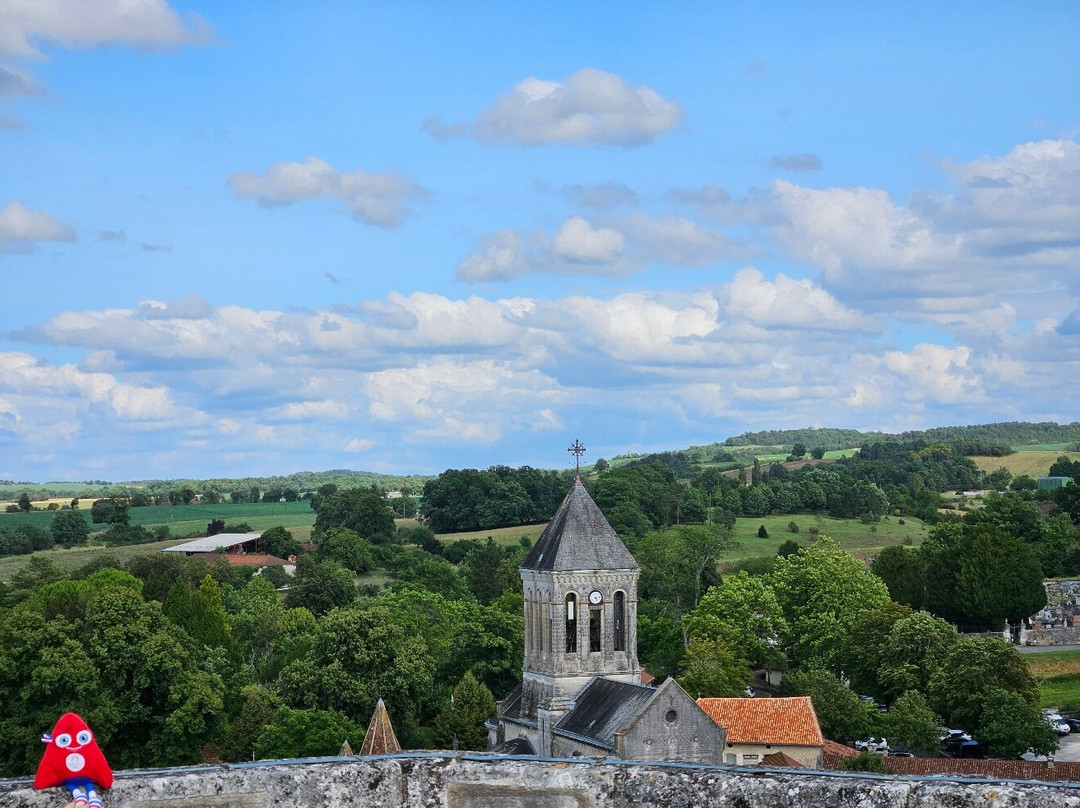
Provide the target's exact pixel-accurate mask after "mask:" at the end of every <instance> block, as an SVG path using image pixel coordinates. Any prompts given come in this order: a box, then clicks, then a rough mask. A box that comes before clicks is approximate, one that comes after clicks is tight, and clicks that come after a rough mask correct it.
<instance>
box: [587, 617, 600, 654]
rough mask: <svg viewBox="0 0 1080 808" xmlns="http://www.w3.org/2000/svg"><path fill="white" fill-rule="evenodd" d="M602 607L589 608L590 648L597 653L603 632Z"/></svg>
mask: <svg viewBox="0 0 1080 808" xmlns="http://www.w3.org/2000/svg"><path fill="white" fill-rule="evenodd" d="M601 614H602V612H601V611H600V609H589V650H590V651H591V652H592V653H594V654H595V653H597V652H599V650H600V638H601V637H602V636H603V632H602V629H601V626H600V615H601Z"/></svg>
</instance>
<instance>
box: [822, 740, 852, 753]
mask: <svg viewBox="0 0 1080 808" xmlns="http://www.w3.org/2000/svg"><path fill="white" fill-rule="evenodd" d="M821 751H822V752H824V753H825V754H826V755H835V756H836V757H838V758H849V757H858V756H859V750H858V749H855V748H854V747H851V746H847V745H846V744H842V743H837V742H836V741H830V740H829V739H828V738H826V739H825V743H824V744H823V745H822V747H821Z"/></svg>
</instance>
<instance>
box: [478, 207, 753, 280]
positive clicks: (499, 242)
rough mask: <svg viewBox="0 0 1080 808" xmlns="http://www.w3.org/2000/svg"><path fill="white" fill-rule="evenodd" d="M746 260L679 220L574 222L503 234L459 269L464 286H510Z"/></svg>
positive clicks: (737, 248) (640, 217)
mask: <svg viewBox="0 0 1080 808" xmlns="http://www.w3.org/2000/svg"><path fill="white" fill-rule="evenodd" d="M747 254H748V250H746V249H745V248H744V247H743V246H741V245H738V244H733V243H732V242H730V241H729V240H728V239H726V238H725V237H724V236H723V234H721V233H719V232H717V231H716V230H713V229H711V228H708V227H705V226H703V225H701V224H698V223H696V222H693V221H690V220H689V219H686V218H683V217H681V216H674V215H671V216H658V217H654V216H648V215H646V214H643V213H635V214H633V215H630V216H612V217H608V218H607V219H605V220H603V222H602V223H601V222H598V221H595V220H590V219H586V218H585V217H583V216H572V217H570V218H569V219H567V220H565V221H564V222H563V223H562V224H561V225H560V226H559V229H558V230H557V231H556V232H555V233H554V234H550V233H547V232H544V231H542V230H534V231H524V230H499V231H497V232H495V233H490V234H487V235H484V236H482V237H481V239H480V249H479V250H473V251H472V252H470V253H469V254H468V255H467V256H465V258H463V259H462V260H461V261H460V262H459V263H458V267H457V276H458V278H460V279H461V280H463V281H468V282H480V281H488V282H490V281H508V280H513V279H515V278H521V277H524V276H526V275H534V274H551V275H592V276H597V277H622V276H625V275H628V274H630V273H631V272H639V271H642V270H644V269H646V268H647V267H648V266H650V265H653V264H659V265H664V266H676V267H703V266H708V265H710V264H713V263H715V262H717V261H719V260H722V259H730V258H736V257H743V256H746V255H747Z"/></svg>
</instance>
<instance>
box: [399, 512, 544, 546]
mask: <svg viewBox="0 0 1080 808" xmlns="http://www.w3.org/2000/svg"><path fill="white" fill-rule="evenodd" d="M397 524H398V527H408V526H409V525H410V524H416V520H415V519H398V520H397ZM546 527H547V522H542V523H540V524H538V525H518V526H517V527H496V528H492V529H491V530H474V531H471V532H466V533H439V534H437V538H438V539H439V541H441V542H442V543H443V544H452V543H453V542H456V541H462V540H463V539H475V540H477V541H487V538H488V536H491V538H492V539H493V540H494V541H495V543H496V544H500V545H502V546H504V547H508V546H510V545H511V544H517V543H518V542H519V541H521V539H522V537H523V536H524V537H525V538H528V539H529V541H531V542H532V543H533V544H535V543H536V540H537V539H539V538H540V534H541V533H543V532H544V528H546Z"/></svg>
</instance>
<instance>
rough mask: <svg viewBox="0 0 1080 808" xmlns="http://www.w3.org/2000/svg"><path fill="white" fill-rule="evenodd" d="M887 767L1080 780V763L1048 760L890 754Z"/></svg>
mask: <svg viewBox="0 0 1080 808" xmlns="http://www.w3.org/2000/svg"><path fill="white" fill-rule="evenodd" d="M885 768H886V769H888V770H889V771H890V772H892V773H893V774H903V775H915V776H933V775H949V776H952V777H986V778H990V779H992V780H1044V781H1053V782H1062V781H1070V780H1074V781H1080V763H1055V764H1054V765H1053V766H1049V765H1047V762H1046V761H1045V760H981V759H979V758H909V757H887V758H885Z"/></svg>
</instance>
